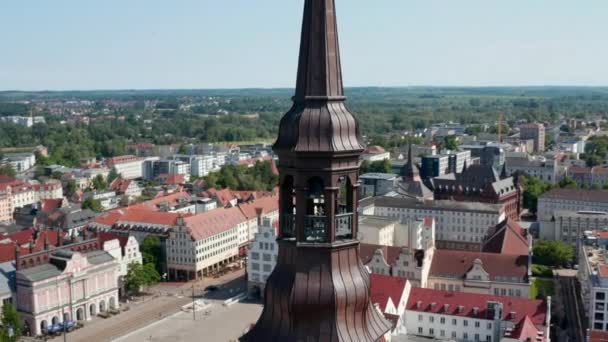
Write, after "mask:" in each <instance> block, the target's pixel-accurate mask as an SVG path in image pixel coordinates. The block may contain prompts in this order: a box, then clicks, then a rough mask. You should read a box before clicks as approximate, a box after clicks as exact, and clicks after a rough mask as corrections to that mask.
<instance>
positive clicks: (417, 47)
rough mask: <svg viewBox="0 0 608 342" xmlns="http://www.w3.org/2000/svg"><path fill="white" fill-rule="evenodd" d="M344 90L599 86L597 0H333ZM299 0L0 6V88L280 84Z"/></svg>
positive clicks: (605, 27)
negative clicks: (366, 88) (336, 15)
mask: <svg viewBox="0 0 608 342" xmlns="http://www.w3.org/2000/svg"><path fill="white" fill-rule="evenodd" d="M336 1H337V7H338V8H337V10H338V21H339V26H340V40H341V47H342V64H343V70H344V82H345V84H346V86H408V85H437V86H441V85H465V86H466V85H470V86H480V85H482V86H483V85H608V38H607V37H608V36H607V34H608V20H606V19H607V16H608V1H605V0H586V1H572V0H501V1H488V0H374V1H372V0H336ZM302 6H303V0H214V1H211V0H172V1H167V0H163V1H161V0H95V1H93V0H86V1H85V0H52V1H51V0H49V1H46V0H39V1H20V0H5V1H0V42H1V44H2V47H3V48H2V49H1V50H0V90H7V89H22V90H41V89H51V90H57V89H125V88H129V89H152V88H163V89H168V88H243V87H292V86H293V85H294V84H295V74H296V63H297V53H298V40H299V33H300V25H301V12H302Z"/></svg>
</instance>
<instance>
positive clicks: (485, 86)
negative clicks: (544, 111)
mask: <svg viewBox="0 0 608 342" xmlns="http://www.w3.org/2000/svg"><path fill="white" fill-rule="evenodd" d="M344 88H346V89H364V88H374V89H407V88H419V89H424V88H437V89H453V88H469V89H483V88H504V89H507V88H608V84H606V85H581V84H543V85H525V84H522V85H403V86H381V85H369V86H362V85H357V86H345V87H344ZM293 89H295V86H292V87H241V88H238V87H218V88H187V87H186V88H89V89H35V90H22V89H0V94H1V93H60V92H104V91H106V92H116V91H133V92H145V91H192V90H196V91H217V90H227V91H229V90H293Z"/></svg>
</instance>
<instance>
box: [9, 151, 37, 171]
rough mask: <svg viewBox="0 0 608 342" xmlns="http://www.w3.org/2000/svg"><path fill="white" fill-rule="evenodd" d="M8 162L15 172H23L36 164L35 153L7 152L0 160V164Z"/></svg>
mask: <svg viewBox="0 0 608 342" xmlns="http://www.w3.org/2000/svg"><path fill="white" fill-rule="evenodd" d="M3 163H6V164H9V165H10V166H11V167H12V168H13V170H15V171H16V172H23V171H27V170H29V169H31V168H32V167H34V165H36V155H34V154H33V153H9V154H5V155H4V156H3V158H2V159H1V160H0V164H3Z"/></svg>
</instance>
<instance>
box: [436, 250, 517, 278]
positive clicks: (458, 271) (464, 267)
mask: <svg viewBox="0 0 608 342" xmlns="http://www.w3.org/2000/svg"><path fill="white" fill-rule="evenodd" d="M476 259H479V260H481V262H482V266H483V269H484V270H485V271H486V272H488V273H489V275H490V280H495V279H496V277H497V276H499V277H516V278H518V279H525V278H526V277H527V275H528V256H527V255H505V254H495V253H483V252H468V251H456V250H446V249H438V250H436V251H435V255H434V256H433V262H432V264H431V270H430V273H429V276H434V277H449V278H457V279H464V277H465V276H466V274H467V272H468V271H469V270H470V269H471V268H472V267H473V263H474V261H475V260H476Z"/></svg>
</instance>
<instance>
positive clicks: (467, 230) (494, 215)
mask: <svg viewBox="0 0 608 342" xmlns="http://www.w3.org/2000/svg"><path fill="white" fill-rule="evenodd" d="M360 206H361V207H362V208H361V210H362V211H363V212H364V213H369V214H373V215H377V216H386V217H393V218H397V219H400V220H401V221H402V222H407V221H409V220H419V219H423V218H425V217H432V218H433V219H434V220H435V237H436V239H437V241H456V242H473V243H481V242H483V239H484V237H485V236H486V235H487V233H488V229H489V228H491V227H494V226H496V225H497V224H498V223H500V222H502V221H504V220H505V218H506V216H505V212H504V208H503V207H502V206H501V205H498V204H488V203H474V202H460V201H450V200H439V201H419V200H416V199H411V198H399V197H376V198H372V199H367V200H363V201H361V204H360ZM371 208H373V210H372V209H371Z"/></svg>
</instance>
